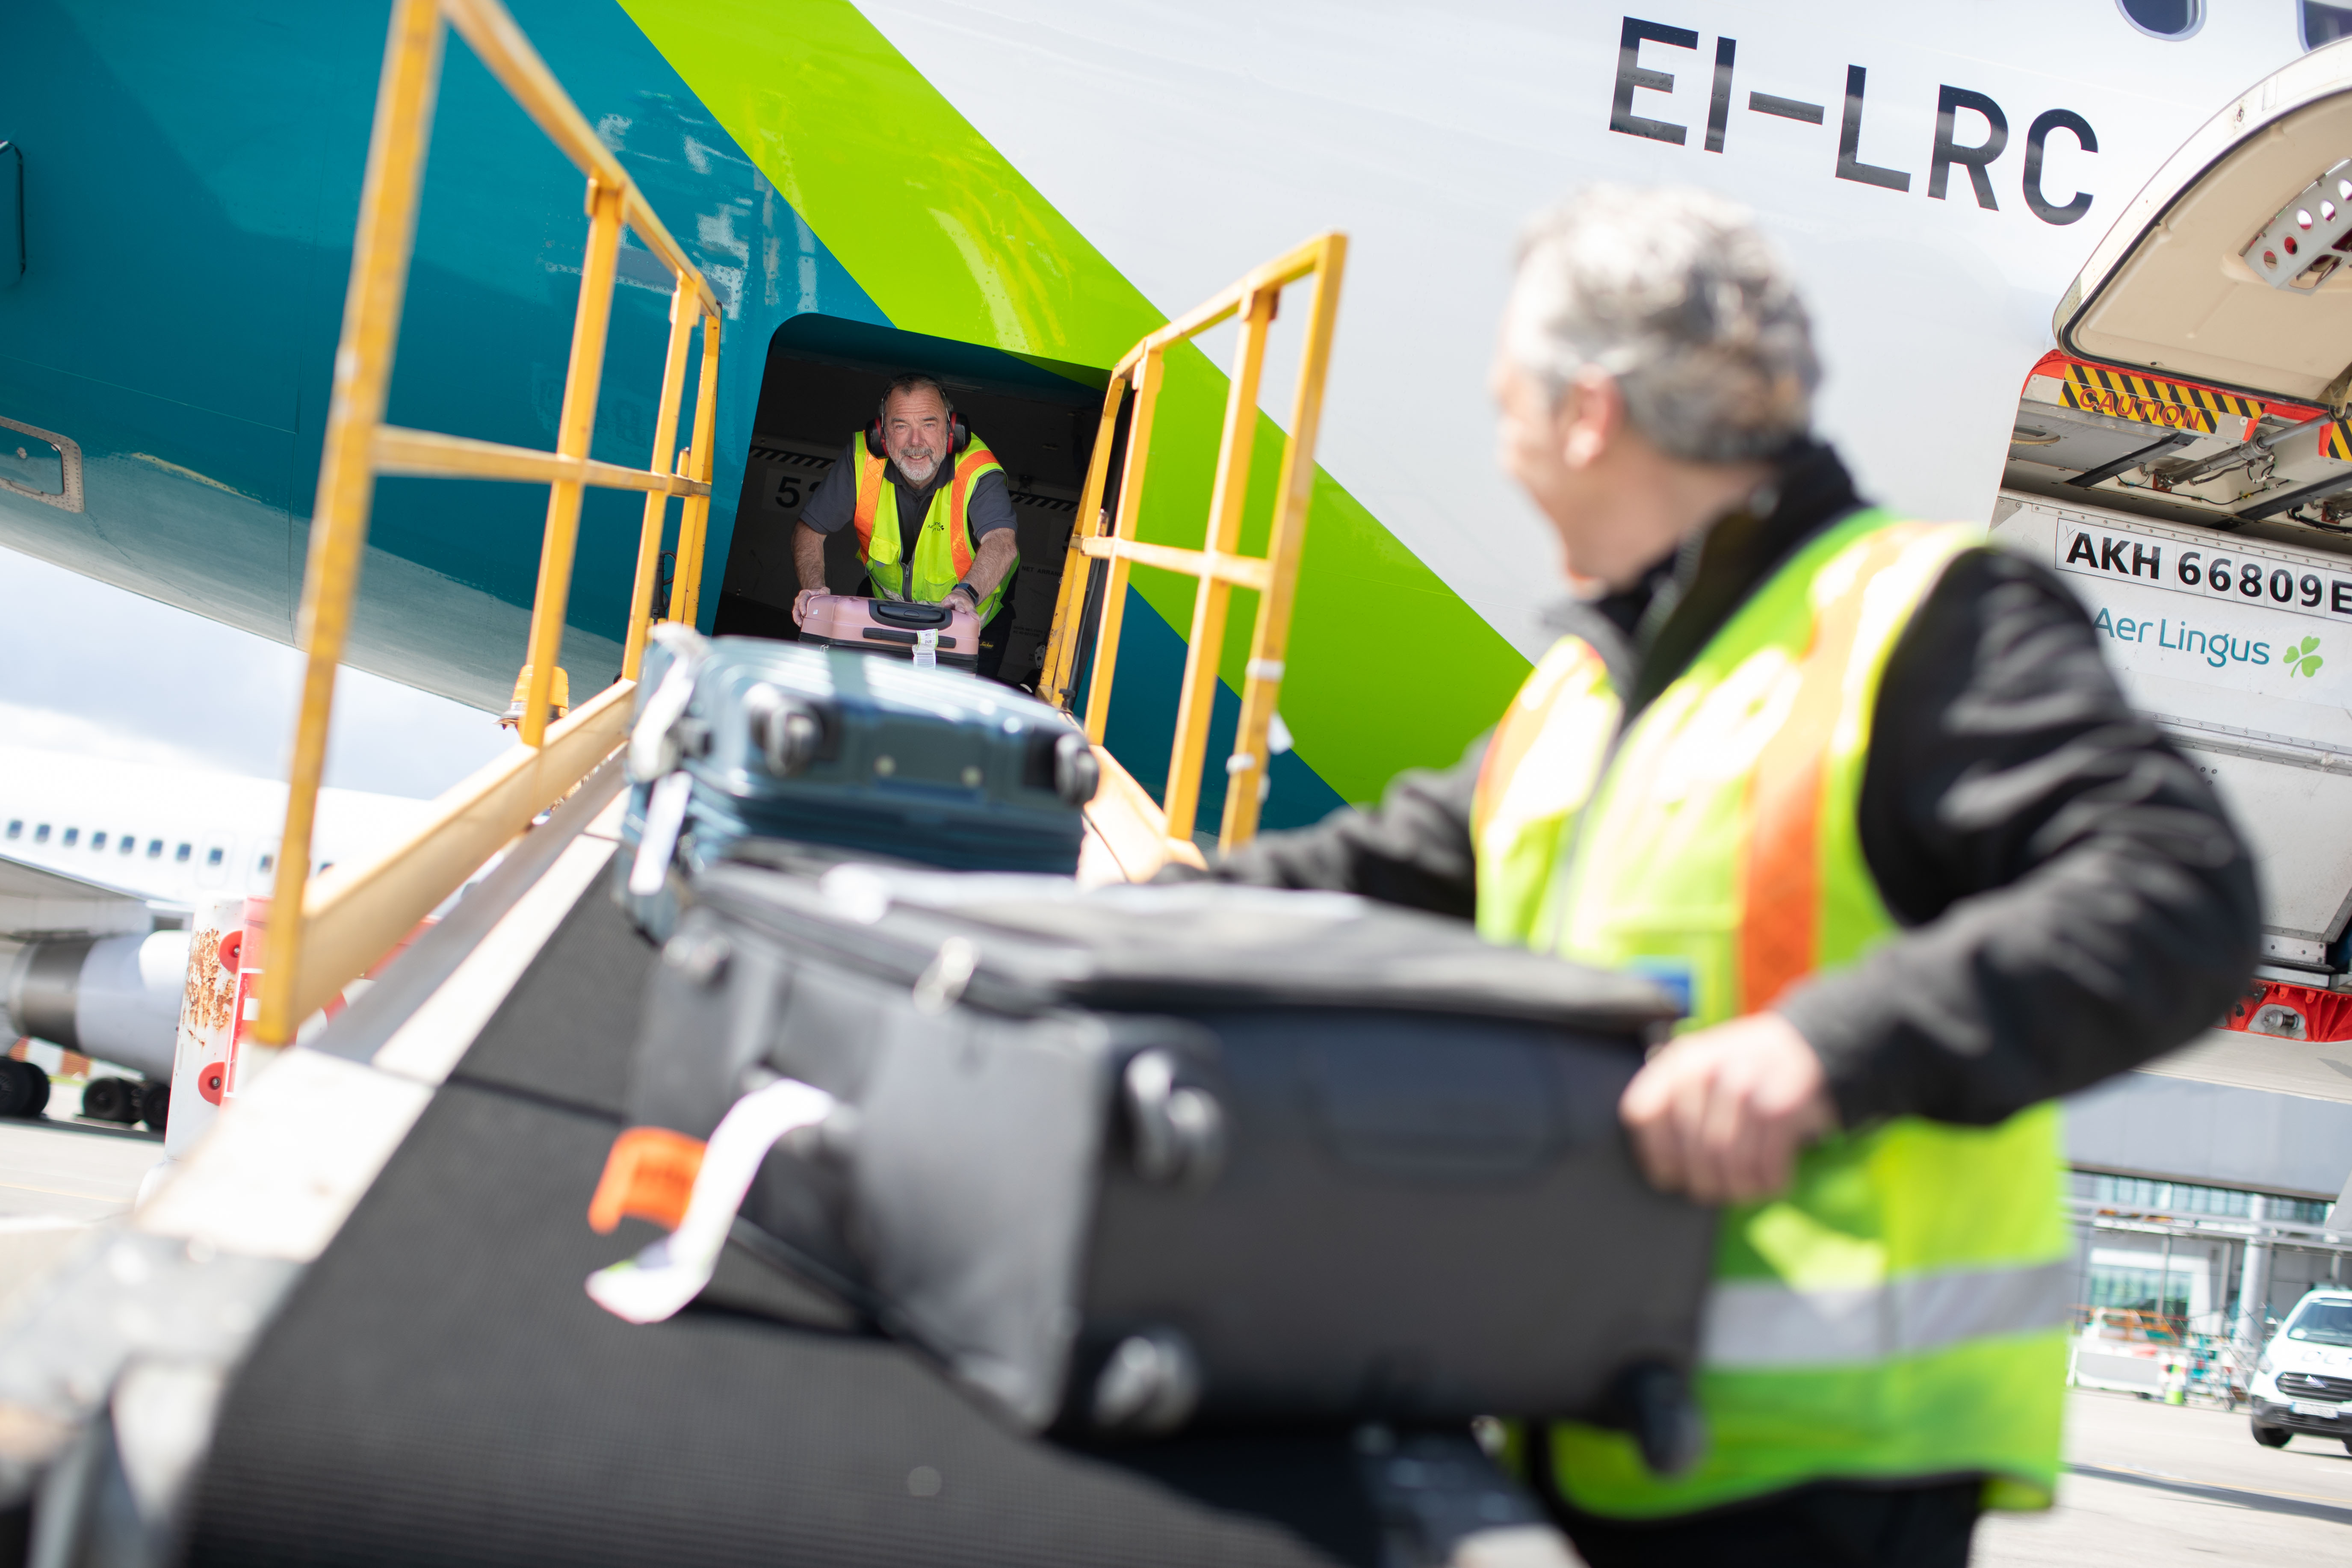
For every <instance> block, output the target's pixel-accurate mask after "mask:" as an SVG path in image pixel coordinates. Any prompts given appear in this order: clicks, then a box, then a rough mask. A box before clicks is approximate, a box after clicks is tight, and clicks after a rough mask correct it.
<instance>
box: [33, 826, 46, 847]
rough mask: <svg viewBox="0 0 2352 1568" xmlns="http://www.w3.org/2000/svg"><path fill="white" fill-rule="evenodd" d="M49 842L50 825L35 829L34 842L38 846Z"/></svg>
mask: <svg viewBox="0 0 2352 1568" xmlns="http://www.w3.org/2000/svg"><path fill="white" fill-rule="evenodd" d="M48 841H49V825H48V824H47V823H46V822H44V823H43V824H41V825H40V826H38V827H36V828H35V829H33V842H34V843H36V844H47V842H48Z"/></svg>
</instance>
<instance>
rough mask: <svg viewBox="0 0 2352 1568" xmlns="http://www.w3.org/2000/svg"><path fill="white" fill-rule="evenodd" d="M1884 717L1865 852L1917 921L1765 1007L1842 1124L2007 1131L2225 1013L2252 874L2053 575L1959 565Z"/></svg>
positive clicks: (2251, 935)
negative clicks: (2016, 1118)
mask: <svg viewBox="0 0 2352 1568" xmlns="http://www.w3.org/2000/svg"><path fill="white" fill-rule="evenodd" d="M1873 723H1874V729H1873V733H1872V739H1871V747H1870V756H1869V760H1868V763H1867V764H1866V771H1865V773H1864V784H1863V794H1862V802H1861V829H1862V841H1863V850H1864V855H1865V857H1866V858H1867V859H1868V861H1869V864H1870V867H1871V869H1872V872H1873V874H1874V877H1875V879H1876V880H1877V883H1878V886H1879V889H1880V890H1881V892H1882V894H1883V895H1884V896H1885V899H1886V900H1887V903H1888V905H1889V908H1890V910H1891V912H1892V913H1893V914H1894V915H1895V918H1896V919H1897V921H1900V922H1901V923H1902V924H1903V925H1904V926H1906V928H1908V929H1906V931H1904V933H1903V934H1902V935H1901V936H1899V937H1898V938H1896V939H1895V940H1894V941H1892V942H1888V943H1886V944H1885V946H1883V947H1881V948H1880V949H1878V950H1877V951H1876V952H1873V953H1871V954H1870V955H1869V956H1868V957H1866V958H1865V959H1864V961H1863V962H1862V963H1858V964H1856V965H1854V966H1853V967H1852V968H1848V969H1843V970H1840V971H1836V972H1833V973H1827V974H1823V975H1821V976H1819V977H1817V978H1815V979H1814V980H1812V981H1811V982H1809V983H1808V984H1805V985H1803V986H1802V987H1801V988H1800V989H1798V990H1797V991H1795V992H1793V993H1792V994H1790V995H1789V996H1787V997H1784V998H1783V999H1782V1000H1781V1001H1780V1004H1779V1005H1777V1006H1776V1008H1775V1011H1777V1012H1779V1013H1780V1015H1781V1016H1784V1017H1786V1018H1787V1019H1789V1021H1790V1023H1792V1024H1794V1025H1795V1026H1797V1028H1798V1029H1799V1031H1800V1032H1801V1033H1802V1034H1803V1035H1804V1037H1806V1039H1807V1040H1809V1041H1811V1044H1812V1046H1813V1048H1814V1049H1815V1050H1816V1051H1818V1052H1820V1053H1821V1056H1822V1061H1823V1063H1824V1064H1825V1066H1826V1067H1827V1068H1828V1070H1829V1075H1830V1080H1831V1084H1832V1090H1833V1092H1834V1093H1835V1095H1836V1098H1837V1101H1838V1106H1839V1109H1840V1110H1841V1112H1842V1113H1843V1118H1844V1120H1845V1121H1846V1123H1847V1125H1849V1126H1852V1125H1854V1124H1856V1123H1858V1122H1863V1121H1871V1120H1874V1119H1877V1118H1881V1117H1887V1116H1895V1115H1901V1114H1906V1113H1911V1114H1918V1115H1924V1116H1929V1117H1934V1118H1936V1119H1937V1120H1940V1121H1957V1122H1969V1123H1979V1124H1983V1123H1990V1122H1992V1121H1998V1120H2000V1118H2002V1117H2004V1116H2007V1115H2009V1114H2011V1112H2013V1111H2016V1110H2021V1109H2022V1108H2023V1107H2025V1106H2027V1105H2031V1104H2032V1103H2033V1102H2035V1101H2037V1100H2046V1099H2049V1098H2050V1097H2052V1096H2054V1095H2061V1094H2065V1093H2068V1092H2070V1091H2071V1090H2074V1089H2081V1088H2084V1086H2086V1085H2089V1084H2091V1083H2095V1082H2096V1081H2097V1080H2099V1079H2103V1078H2105V1077H2107V1076H2109V1075H2111V1074H2114V1073H2117V1072H2121V1071H2124V1070H2125V1069H2126V1068H2132V1067H2136V1066H2137V1065H2138V1064H2140V1063H2141V1062H2144V1061H2147V1060H2148V1059H2150V1058H2153V1057H2156V1056H2158V1055H2160V1054H2161V1053H2163V1052H2165V1051H2168V1050H2169V1049H2171V1048H2172V1047H2175V1046H2177V1045H2179V1044H2180V1043H2181V1042H2182V1041H2184V1040H2186V1039H2187V1038H2189V1037H2190V1036H2191V1035H2193V1034H2194V1033H2196V1032H2197V1031H2198V1030H2199V1029H2200V1028H2204V1027H2207V1026H2210V1024H2211V1023H2212V1022H2213V1020H2215V1019H2217V1018H2219V1017H2220V1016H2221V1014H2222V1013H2223V1012H2224V1011H2225V1010H2226V1009H2227V1007H2228V1006H2229V1005H2230V1003H2231V1001H2232V1000H2233V999H2234V998H2235V996H2236V995H2237V994H2238V992H2239V990H2240V988H2241V987H2242V985H2243V984H2244V983H2245V980H2246V978H2247V976H2248V974H2249V973H2251V972H2252V967H2253V962H2254V958H2255V954H2256V952H2257V949H2258V947H2259V943H2260V938H2261V915H2260V909H2259V905H2258V903H2257V900H2256V895H2255V890H2254V879H2253V870H2252V864H2251V862H2250V861H2249V859H2248V857H2247V855H2246V852H2245V849H2244V847H2243V846H2242V844H2241V843H2240V842H2239V839H2238V836H2237V834H2236V832H2235V831H2234V830H2233V829H2232V828H2231V826H2230V823H2229V821H2228V819H2227V818H2226V817H2225V816H2223V814H2222V811H2221V804H2220V802H2219V801H2218V800H2216V799H2215V797H2214V795H2213V792H2212V791H2211V789H2210V788H2209V787H2208V786H2207V784H2206V783H2205V781H2204V779H2203V778H2202V777H2200V775H2199V773H2198V772H2197V770H2196V769H2195V768H2194V767H2193V766H2191V765H2190V764H2189V762H2188V761H2187V760H2186V759H2185V758H2183V757H2182V755H2181V754H2180V753H2179V752H2178V751H2176V750H2175V749H2174V748H2173V746H2172V745H2171V744H2170V743H2169V742H2168V741H2167V740H2166V739H2165V738H2164V736H2163V735H2162V734H2161V733H2159V732H2158V730H2157V728H2156V726H2155V725H2154V724H2153V723H2151V722H2150V721H2147V719H2145V718H2143V717H2141V716H2140V715H2138V714H2136V713H2135V712H2133V711H2132V710H2131V707H2130V704H2129V703H2128V702H2126V700H2125V699H2124V695H2123V693H2122V691H2121V690H2120V689H2118V688H2117V687H2116V681H2115V679H2114V677H2113V676H2112V675H2111V674H2110V673H2109V672H2108V670H2107V668H2106V665H2105V662H2104V660H2103V659H2102V658H2101V657H2100V653H2099V644H2098V633H2097V632H2096V630H2095V628H2094V627H2093V626H2091V624H2090V622H2089V620H2088V619H2087V618H2086V617H2085V616H2084V613H2083V610H2082V607H2081V606H2080V605H2078V604H2077V603H2076V602H2075V600H2074V596H2073V595H2071V594H2069V593H2068V592H2067V591H2066V589H2065V587H2064V586H2063V584H2061V583H2060V582H2059V580H2058V579H2057V577H2056V576H2055V575H2054V574H2052V573H2050V572H2049V571H2047V570H2045V569H2043V568H2042V567H2040V566H2038V565H2035V564H2032V563H2029V562H2026V561H2023V560H2021V559H2019V558H2017V557H2015V556H2012V555H2008V554H2003V553H2000V552H1995V551H1991V550H1984V551H1976V552H1969V554H1967V555H1964V556H1962V557H1960V558H1959V559H1958V560H1957V561H1955V562H1954V563H1953V564H1952V566H1951V567H1950V569H1949V570H1948V572H1947V573H1946V574H1945V575H1944V578H1943V579H1942V581H1941V582H1940V583H1939V584H1937V587H1936V589H1935V590H1934V591H1933V592H1932V593H1931V594H1930V595H1928V597H1927V601H1926V602H1925V603H1924V604H1922V605H1921V606H1920V608H1919V610H1918V613H1917V614H1916V616H1914V617H1913V620H1912V623H1911V625H1910V626H1908V627H1907V628H1906V630H1905V633H1904V636H1903V637H1902V640H1901V641H1900V642H1899V643H1898V644H1897V645H1896V646H1895V650H1894V653H1893V656H1892V658H1891V659H1890V661H1889V663H1888V666H1887V670H1886V675H1885V681H1884V683H1883V684H1882V686H1881V687H1880V690H1879V700H1878V705H1877V710H1876V712H1875V714H1874V721H1873Z"/></svg>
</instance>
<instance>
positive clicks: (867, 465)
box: [850, 436, 890, 561]
mask: <svg viewBox="0 0 2352 1568" xmlns="http://www.w3.org/2000/svg"><path fill="white" fill-rule="evenodd" d="M857 451H858V468H857V510H856V512H855V513H854V514H852V516H851V518H850V522H851V524H852V525H853V526H854V527H856V530H857V558H858V559H859V560H861V561H864V560H867V559H870V558H871V557H872V555H873V553H874V514H875V513H876V512H877V511H878V510H881V507H882V470H883V469H884V468H886V467H887V466H888V465H889V462H890V459H889V458H877V457H876V456H875V455H874V454H873V453H871V452H868V451H867V450H866V437H863V436H860V437H857Z"/></svg>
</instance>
